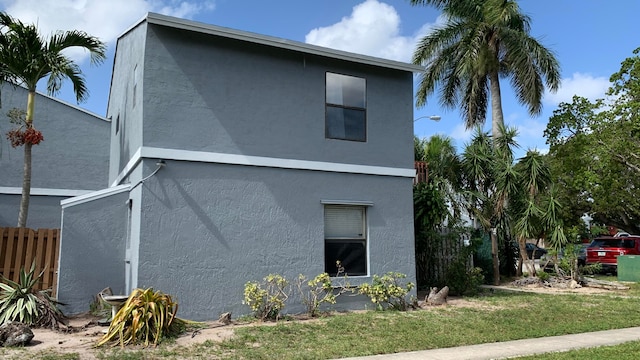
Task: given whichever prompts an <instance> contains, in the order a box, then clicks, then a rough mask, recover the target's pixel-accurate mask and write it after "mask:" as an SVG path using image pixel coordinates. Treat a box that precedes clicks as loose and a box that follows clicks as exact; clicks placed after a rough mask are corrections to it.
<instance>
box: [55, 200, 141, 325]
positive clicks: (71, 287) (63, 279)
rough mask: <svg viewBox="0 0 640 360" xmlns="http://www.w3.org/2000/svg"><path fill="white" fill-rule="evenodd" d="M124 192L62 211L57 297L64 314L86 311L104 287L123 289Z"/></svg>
mask: <svg viewBox="0 0 640 360" xmlns="http://www.w3.org/2000/svg"><path fill="white" fill-rule="evenodd" d="M128 196H129V193H128V192H126V191H125V192H121V193H117V194H115V195H112V196H109V197H104V198H100V199H97V200H93V201H88V202H84V203H80V204H77V205H68V206H66V207H65V208H64V210H63V229H62V234H61V243H60V266H59V272H58V274H59V278H58V299H59V300H60V301H61V302H63V303H65V304H68V305H67V306H64V307H63V311H64V313H65V314H76V313H80V312H85V311H88V310H89V304H90V303H91V301H92V300H93V297H94V296H95V295H96V294H98V292H99V291H101V290H102V289H104V288H105V287H111V289H112V290H113V292H114V294H123V293H124V292H125V262H124V259H125V254H124V251H125V250H124V249H125V240H126V229H127V204H126V200H127V199H128Z"/></svg>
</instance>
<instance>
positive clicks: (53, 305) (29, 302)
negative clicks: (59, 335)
mask: <svg viewBox="0 0 640 360" xmlns="http://www.w3.org/2000/svg"><path fill="white" fill-rule="evenodd" d="M35 268H36V263H35V262H33V263H32V264H31V269H30V270H29V272H26V271H25V269H24V267H22V268H21V269H20V280H19V282H14V281H11V280H9V279H7V278H6V277H4V275H0V280H1V281H2V282H0V325H1V324H4V323H6V322H9V321H19V322H21V323H24V324H27V325H34V326H42V327H52V328H55V329H57V328H58V325H59V323H63V324H64V315H63V314H62V312H61V311H60V309H58V302H57V301H55V300H53V299H52V298H51V297H50V296H49V290H42V291H37V290H35V289H34V286H35V285H36V284H37V283H38V281H40V278H42V275H43V274H44V271H45V270H42V272H41V273H40V274H39V275H38V276H34V274H35Z"/></svg>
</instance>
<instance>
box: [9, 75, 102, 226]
mask: <svg viewBox="0 0 640 360" xmlns="http://www.w3.org/2000/svg"><path fill="white" fill-rule="evenodd" d="M27 92H28V91H27V90H26V89H24V88H22V87H20V86H11V85H9V84H4V85H2V92H1V94H2V95H1V96H2V99H1V104H2V108H0V137H1V139H0V227H14V226H16V224H17V223H18V211H19V209H20V198H21V194H22V176H23V165H24V148H23V147H17V148H12V147H11V144H10V142H9V140H7V138H6V133H7V131H9V130H10V129H11V128H12V127H13V124H10V123H9V118H8V117H7V113H8V112H9V111H10V110H11V109H13V108H17V109H21V110H26V108H27ZM34 124H35V126H36V128H37V129H38V130H40V131H42V134H43V136H44V141H43V142H41V143H40V144H38V145H37V146H34V147H33V150H32V174H31V178H32V179H31V198H30V204H29V216H28V217H27V226H28V227H30V228H34V229H37V228H48V229H58V228H60V219H61V218H60V214H61V208H60V201H61V200H64V199H68V198H70V197H74V196H78V195H83V194H87V193H90V192H93V191H96V190H100V189H103V188H105V187H106V186H108V182H107V180H108V172H109V146H110V140H109V139H110V138H109V129H110V128H111V125H110V122H109V121H108V120H107V119H105V118H103V117H100V116H98V115H96V114H93V113H90V112H88V111H86V110H83V109H81V108H79V107H77V106H74V105H71V104H68V103H65V102H63V101H60V100H57V99H54V98H52V97H49V96H46V95H43V94H40V93H38V94H37V95H36V102H35V120H34Z"/></svg>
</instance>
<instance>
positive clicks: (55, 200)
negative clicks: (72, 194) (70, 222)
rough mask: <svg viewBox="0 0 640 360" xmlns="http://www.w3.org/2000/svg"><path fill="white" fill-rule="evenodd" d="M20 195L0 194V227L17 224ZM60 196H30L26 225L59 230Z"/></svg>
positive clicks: (62, 198)
mask: <svg viewBox="0 0 640 360" xmlns="http://www.w3.org/2000/svg"><path fill="white" fill-rule="evenodd" d="M20 198H21V196H20V195H6V194H0V226H6V227H14V226H16V225H17V224H18V211H19V209H20ZM64 199H65V197H60V196H31V198H30V199H29V218H28V219H27V223H28V225H30V227H32V228H34V229H59V228H60V218H61V209H60V200H64Z"/></svg>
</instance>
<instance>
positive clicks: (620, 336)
mask: <svg viewBox="0 0 640 360" xmlns="http://www.w3.org/2000/svg"><path fill="white" fill-rule="evenodd" d="M636 340H640V327H634V328H627V329H618V330H605V331H597V332H590V333H582V334H573V335H562V336H550V337H543V338H536V339H522V340H514V341H505V342H497V343H489V344H478V345H469V346H459V347H453V348H444V349H433V350H424V351H412V352H406V353H397V354H387V355H373V356H363V357H352V358H345V359H343V360H482V359H487V360H488V359H507V358H511V357H518V356H525V355H535V354H543V353H548V352H562V351H569V350H574V349H581V348H589V347H597V346H607V345H617V344H622V343H625V342H629V341H636Z"/></svg>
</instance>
